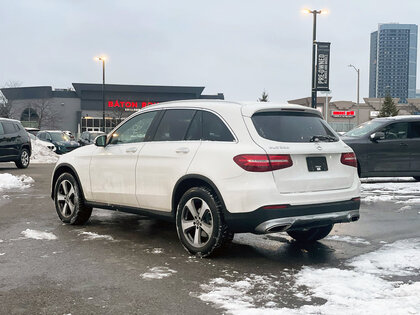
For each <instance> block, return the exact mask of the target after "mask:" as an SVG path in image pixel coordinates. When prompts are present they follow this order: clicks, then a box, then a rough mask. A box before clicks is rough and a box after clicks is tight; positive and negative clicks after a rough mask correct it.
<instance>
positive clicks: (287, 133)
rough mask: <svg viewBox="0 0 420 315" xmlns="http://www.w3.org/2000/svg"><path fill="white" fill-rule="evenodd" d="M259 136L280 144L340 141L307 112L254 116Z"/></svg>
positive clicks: (321, 121)
mask: <svg viewBox="0 0 420 315" xmlns="http://www.w3.org/2000/svg"><path fill="white" fill-rule="evenodd" d="M252 122H253V124H254V126H255V129H256V130H257V132H258V134H259V135H260V136H261V137H262V138H265V139H268V140H273V141H278V142H312V141H316V139H319V141H338V137H336V136H335V134H334V132H333V130H332V129H331V128H330V127H329V126H328V124H327V123H326V122H325V121H324V120H323V119H322V118H321V117H319V116H318V115H315V114H312V113H307V112H291V111H290V112H287V111H285V112H277V111H275V112H262V113H256V114H254V115H253V116H252Z"/></svg>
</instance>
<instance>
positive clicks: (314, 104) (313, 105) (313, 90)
mask: <svg viewBox="0 0 420 315" xmlns="http://www.w3.org/2000/svg"><path fill="white" fill-rule="evenodd" d="M303 12H304V13H308V14H309V13H311V14H312V15H313V17H314V19H313V21H314V22H313V27H312V31H313V34H312V88H311V92H312V93H311V95H312V97H311V107H312V108H316V101H317V90H316V82H315V80H316V78H315V76H316V73H315V72H316V69H315V52H316V15H317V14H326V13H328V11H326V10H309V9H305V10H303Z"/></svg>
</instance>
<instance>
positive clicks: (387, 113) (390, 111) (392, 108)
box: [378, 93, 400, 117]
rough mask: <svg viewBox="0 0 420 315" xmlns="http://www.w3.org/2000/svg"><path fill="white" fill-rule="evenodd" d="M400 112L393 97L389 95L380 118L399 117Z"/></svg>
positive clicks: (386, 97)
mask: <svg viewBox="0 0 420 315" xmlns="http://www.w3.org/2000/svg"><path fill="white" fill-rule="evenodd" d="M399 111H400V110H399V109H397V106H396V105H395V103H394V101H393V99H392V98H391V95H389V93H388V94H387V95H386V96H385V101H384V103H383V104H382V108H381V111H380V112H379V115H378V117H391V116H397V115H398V112H399Z"/></svg>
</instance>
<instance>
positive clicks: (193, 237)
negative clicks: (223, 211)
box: [181, 197, 214, 247]
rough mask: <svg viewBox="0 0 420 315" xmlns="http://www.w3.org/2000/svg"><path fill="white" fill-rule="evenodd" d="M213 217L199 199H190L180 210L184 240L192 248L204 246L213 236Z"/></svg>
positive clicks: (207, 207) (203, 202)
mask: <svg viewBox="0 0 420 315" xmlns="http://www.w3.org/2000/svg"><path fill="white" fill-rule="evenodd" d="M213 227H214V225H213V216H212V214H211V211H210V207H209V206H208V204H207V203H206V202H205V201H204V200H203V199H201V198H197V197H194V198H191V199H189V200H188V201H187V202H186V203H185V206H184V208H183V209H182V216H181V228H182V233H183V234H184V237H185V239H186V240H187V241H188V243H189V244H190V245H192V246H194V247H202V246H205V245H206V244H207V243H208V242H209V241H210V238H211V235H212V234H213Z"/></svg>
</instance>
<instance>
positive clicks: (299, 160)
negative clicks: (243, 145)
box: [244, 109, 355, 193]
mask: <svg viewBox="0 0 420 315" xmlns="http://www.w3.org/2000/svg"><path fill="white" fill-rule="evenodd" d="M244 120H245V122H246V124H247V127H248V130H249V132H250V134H251V137H252V138H253V140H254V141H255V142H256V143H257V144H258V145H259V146H260V147H262V148H263V149H264V150H265V151H266V153H267V154H268V155H269V156H271V155H273V156H280V157H279V159H281V158H282V156H287V155H290V158H291V161H292V163H290V164H292V165H291V166H288V167H286V168H282V169H278V170H274V171H272V172H273V177H274V181H275V183H276V185H277V189H278V191H279V193H302V192H316V191H325V190H336V189H346V188H349V187H351V186H352V184H353V181H354V174H355V168H354V167H352V166H349V165H345V164H343V163H342V162H341V159H342V153H347V152H352V151H351V149H350V148H349V147H348V146H347V145H346V144H344V143H343V142H342V141H340V140H339V137H338V135H337V134H336V133H335V132H334V131H333V130H332V129H331V127H330V126H329V125H328V124H327V123H326V122H325V121H324V120H323V119H322V118H321V117H320V115H319V114H317V113H316V112H311V111H305V110H284V109H283V110H269V111H267V110H265V111H263V112H256V113H254V114H253V115H252V116H251V117H244ZM274 158H276V157H274Z"/></svg>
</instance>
